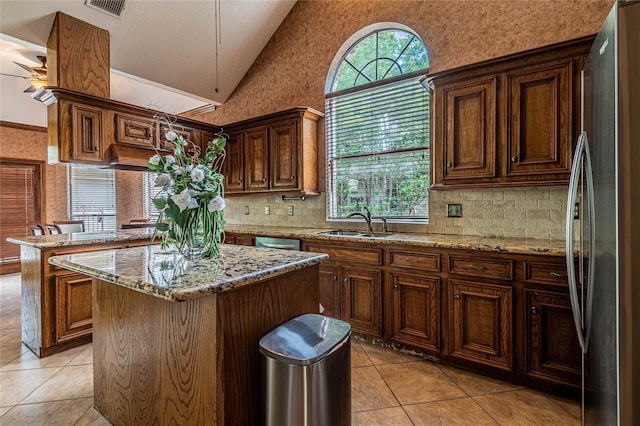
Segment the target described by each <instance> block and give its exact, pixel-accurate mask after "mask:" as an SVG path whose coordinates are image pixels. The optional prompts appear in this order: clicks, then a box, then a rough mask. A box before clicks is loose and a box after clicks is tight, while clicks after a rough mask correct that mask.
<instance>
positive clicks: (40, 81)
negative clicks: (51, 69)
mask: <svg viewBox="0 0 640 426" xmlns="http://www.w3.org/2000/svg"><path fill="white" fill-rule="evenodd" d="M36 58H38V60H39V61H40V62H42V66H39V67H30V66H28V65H25V64H21V63H19V62H16V61H12V62H13V63H14V64H16V65H17V66H19V67H20V68H22V69H24V70H26V71H28V72H30V73H31V77H23V76H21V75H14V74H5V73H0V74H2V75H7V76H9V77H18V78H24V79H25V80H29V81H30V83H31V85H30V86H29V87H27V89H26V90H25V91H24V92H25V93H31V92H35V91H36V90H37V89H39V88H41V87H43V86H46V85H47V57H46V56H40V55H38V56H36Z"/></svg>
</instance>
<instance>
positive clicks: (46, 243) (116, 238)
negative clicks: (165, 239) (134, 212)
mask: <svg viewBox="0 0 640 426" xmlns="http://www.w3.org/2000/svg"><path fill="white" fill-rule="evenodd" d="M153 231H154V228H135V229H123V230H118V231H103V232H74V233H71V234H53V235H40V236H28V237H20V238H18V237H14V238H7V241H9V242H10V243H15V244H21V245H25V246H31V247H35V248H40V249H43V248H55V247H70V246H81V245H86V244H98V243H117V242H124V241H138V240H147V239H149V238H151V237H152V236H153Z"/></svg>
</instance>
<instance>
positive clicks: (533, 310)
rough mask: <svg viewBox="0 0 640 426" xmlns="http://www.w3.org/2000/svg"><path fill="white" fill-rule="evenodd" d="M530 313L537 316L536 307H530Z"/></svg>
mask: <svg viewBox="0 0 640 426" xmlns="http://www.w3.org/2000/svg"><path fill="white" fill-rule="evenodd" d="M531 313H532V314H533V315H538V307H537V306H532V307H531Z"/></svg>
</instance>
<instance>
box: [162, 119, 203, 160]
mask: <svg viewBox="0 0 640 426" xmlns="http://www.w3.org/2000/svg"><path fill="white" fill-rule="evenodd" d="M169 130H173V131H174V132H176V133H177V134H178V135H181V136H182V137H183V138H184V140H186V141H187V142H188V145H187V146H186V147H185V151H186V152H187V153H188V154H191V155H192V154H195V151H194V146H195V147H197V149H198V152H201V150H202V147H201V146H200V132H199V130H196V129H192V128H191V127H186V126H183V125H181V124H173V125H171V126H169V125H167V124H161V125H160V134H159V136H158V137H159V141H158V142H159V145H160V149H165V150H167V151H173V144H172V143H171V142H169V141H168V140H167V138H166V137H165V135H166V134H167V132H168V131H169Z"/></svg>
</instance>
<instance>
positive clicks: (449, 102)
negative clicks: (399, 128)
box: [433, 76, 498, 182]
mask: <svg viewBox="0 0 640 426" xmlns="http://www.w3.org/2000/svg"><path fill="white" fill-rule="evenodd" d="M436 91H437V94H436V95H435V98H436V99H440V98H442V102H436V105H435V106H436V108H438V112H437V113H436V117H437V118H439V120H438V121H437V122H436V123H435V124H434V125H435V126H438V131H437V133H436V134H441V135H442V137H443V143H442V144H434V147H433V149H434V150H435V151H438V156H441V157H442V161H441V162H440V163H434V164H437V166H436V173H437V174H439V176H438V180H439V181H443V182H444V181H450V180H456V179H468V178H483V177H484V178H486V177H489V178H491V177H494V176H495V175H496V147H497V137H498V135H497V129H496V125H497V123H496V120H497V112H498V108H497V79H496V77H493V76H489V77H487V78H485V79H481V80H477V81H470V82H465V83H463V84H455V85H451V86H445V87H443V88H441V89H440V88H438V89H436ZM440 150H443V151H444V152H442V153H441V152H440Z"/></svg>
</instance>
